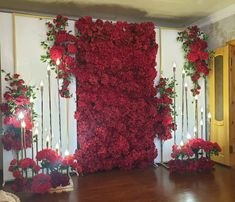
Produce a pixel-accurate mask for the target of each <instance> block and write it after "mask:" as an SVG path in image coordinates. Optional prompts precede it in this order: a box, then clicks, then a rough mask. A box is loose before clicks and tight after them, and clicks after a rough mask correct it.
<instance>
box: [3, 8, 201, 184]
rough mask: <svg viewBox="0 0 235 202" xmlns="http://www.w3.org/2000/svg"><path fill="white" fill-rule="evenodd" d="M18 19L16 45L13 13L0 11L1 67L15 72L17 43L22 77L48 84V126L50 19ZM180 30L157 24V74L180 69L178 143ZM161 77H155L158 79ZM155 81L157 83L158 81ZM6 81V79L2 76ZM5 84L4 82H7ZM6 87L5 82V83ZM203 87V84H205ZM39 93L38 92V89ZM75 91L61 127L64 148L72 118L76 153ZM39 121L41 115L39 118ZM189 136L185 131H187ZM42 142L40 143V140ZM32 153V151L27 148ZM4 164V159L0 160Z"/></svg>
mask: <svg viewBox="0 0 235 202" xmlns="http://www.w3.org/2000/svg"><path fill="white" fill-rule="evenodd" d="M14 19H15V46H14V45H13V16H12V14H7V13H0V26H1V28H2V29H1V31H2V32H1V33H0V43H1V53H2V54H1V59H2V67H3V69H4V70H6V71H7V72H11V73H13V71H14V68H13V67H14V56H13V52H14V51H13V50H14V48H13V47H15V53H16V60H15V64H16V69H17V72H18V73H20V74H22V76H23V78H24V79H25V80H26V81H27V82H29V83H31V84H35V85H39V83H40V81H41V80H43V82H44V84H45V100H44V103H45V106H44V108H45V111H44V114H45V122H44V125H45V128H48V127H49V125H48V124H49V121H48V118H49V115H48V111H49V108H48V96H47V94H48V91H47V89H48V88H47V87H48V86H47V78H46V68H47V67H46V64H43V63H42V62H41V61H40V55H41V54H42V53H43V50H42V49H41V47H40V42H41V41H43V40H45V33H46V27H45V22H46V21H47V19H45V18H43V19H39V18H38V17H32V16H22V15H16V16H14ZM73 25H74V22H73V21H69V29H70V30H72V31H74V27H73ZM178 31H180V30H178V29H173V28H172V29H169V28H163V27H162V28H159V27H158V28H156V41H157V43H158V44H159V49H158V54H157V58H156V61H157V66H156V69H157V71H158V77H159V76H160V72H159V70H160V67H161V69H162V71H163V76H166V77H171V76H172V75H173V72H172V63H173V62H176V64H177V70H176V80H177V83H178V84H179V85H178V86H177V94H178V97H177V103H176V104H177V106H176V109H177V112H178V114H179V116H178V117H177V124H178V130H177V132H176V134H177V143H178V144H179V142H180V137H181V73H182V67H183V52H182V49H181V44H180V43H178V42H176V37H177V32H178ZM52 77H53V80H52V98H53V104H52V106H53V109H52V111H53V113H52V116H53V131H54V135H55V137H56V138H55V139H54V143H56V142H58V136H59V135H58V129H59V127H58V110H57V107H58V105H57V91H56V81H55V79H54V78H55V75H54V74H53V76H52ZM157 80H158V78H156V81H157ZM156 81H155V83H156ZM2 82H3V84H4V81H3V80H2ZM187 83H188V85H189V87H190V85H191V81H190V80H189V79H187ZM4 85H5V84H4ZM75 87H76V85H75V83H74V84H73V85H72V89H73V91H74V92H75ZM3 89H4V86H3ZM202 89H203V86H202ZM37 95H38V97H39V92H37ZM188 98H189V102H188V104H189V131H190V133H191V134H192V132H193V127H194V104H193V103H192V96H191V94H190V92H189V93H188ZM75 100H76V97H75V93H74V97H73V98H72V99H70V100H69V105H68V106H69V108H68V109H67V108H66V101H65V99H62V101H61V102H62V130H63V133H62V134H63V145H64V147H63V150H64V149H65V146H66V144H65V142H66V131H67V129H66V128H67V126H66V123H67V121H66V117H67V116H68V119H69V121H68V122H69V126H68V127H69V134H70V152H71V153H73V152H74V149H75V148H76V146H77V141H76V137H77V136H76V121H75V120H74V111H75V109H76V105H75ZM203 100H204V94H203V93H202V94H201V95H200V101H199V109H200V107H201V106H204V103H203ZM35 110H36V112H37V113H38V114H39V117H40V100H39V99H38V100H36V105H35ZM38 122H39V125H40V118H39V119H38ZM185 137H186V134H185ZM155 143H156V146H157V148H158V157H157V159H156V160H155V161H157V162H159V161H160V143H159V141H158V140H155ZM172 144H173V139H172V140H168V141H167V142H165V143H164V155H163V156H164V160H169V159H170V153H171V147H172ZM39 145H41V144H39ZM28 154H29V155H30V152H28ZM11 159H12V153H11V152H6V151H4V154H3V162H4V164H3V169H4V180H5V181H7V180H10V179H11V174H10V173H9V172H8V165H9V162H10V160H11ZM1 164H2V162H1Z"/></svg>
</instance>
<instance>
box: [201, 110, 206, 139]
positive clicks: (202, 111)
mask: <svg viewBox="0 0 235 202" xmlns="http://www.w3.org/2000/svg"><path fill="white" fill-rule="evenodd" d="M203 113H204V109H203V108H201V121H200V126H201V138H202V139H203V138H204V130H203V125H204V123H203ZM205 139H206V138H205Z"/></svg>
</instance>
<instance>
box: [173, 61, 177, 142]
mask: <svg viewBox="0 0 235 202" xmlns="http://www.w3.org/2000/svg"><path fill="white" fill-rule="evenodd" d="M175 71H176V63H175V62H174V63H173V79H174V89H173V90H174V93H176V91H175V81H176V80H175ZM175 107H176V100H175V96H174V105H173V110H174V124H176V113H175V112H176V109H175ZM174 144H176V130H174Z"/></svg>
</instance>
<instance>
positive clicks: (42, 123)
mask: <svg viewBox="0 0 235 202" xmlns="http://www.w3.org/2000/svg"><path fill="white" fill-rule="evenodd" d="M43 89H44V84H43V82H42V81H41V83H40V91H41V132H42V133H41V134H42V136H41V144H42V146H41V149H42V150H43V143H44V142H43V141H44V117H43V111H44V110H43Z"/></svg>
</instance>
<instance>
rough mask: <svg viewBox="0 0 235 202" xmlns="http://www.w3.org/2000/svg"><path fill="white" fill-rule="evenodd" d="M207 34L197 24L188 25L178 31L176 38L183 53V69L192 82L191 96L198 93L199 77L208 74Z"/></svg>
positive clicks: (208, 52)
mask: <svg viewBox="0 0 235 202" xmlns="http://www.w3.org/2000/svg"><path fill="white" fill-rule="evenodd" d="M207 39H208V36H207V35H206V34H205V33H204V32H202V31H200V29H199V28H198V27H197V26H192V27H188V28H187V29H186V30H184V31H182V32H179V33H178V37H177V40H178V41H180V42H182V43H183V45H182V48H183V50H184V53H185V60H186V62H185V64H184V70H185V73H186V75H188V76H190V78H191V80H192V82H193V88H192V89H191V91H192V94H193V96H195V95H198V94H200V89H201V87H200V85H199V79H200V78H202V77H203V78H206V77H207V76H208V74H209V64H208V63H209V59H210V51H209V50H208V49H207V48H208V44H207Z"/></svg>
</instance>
